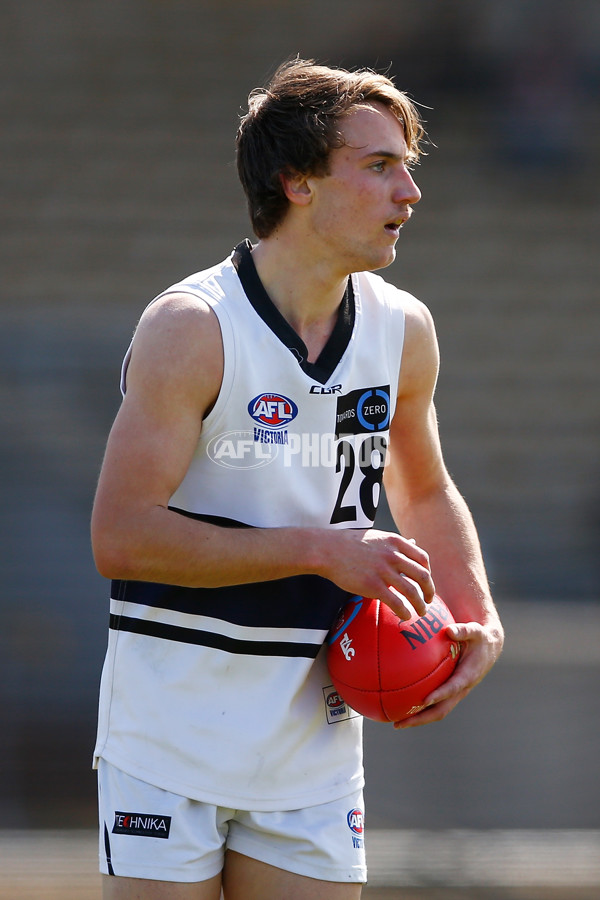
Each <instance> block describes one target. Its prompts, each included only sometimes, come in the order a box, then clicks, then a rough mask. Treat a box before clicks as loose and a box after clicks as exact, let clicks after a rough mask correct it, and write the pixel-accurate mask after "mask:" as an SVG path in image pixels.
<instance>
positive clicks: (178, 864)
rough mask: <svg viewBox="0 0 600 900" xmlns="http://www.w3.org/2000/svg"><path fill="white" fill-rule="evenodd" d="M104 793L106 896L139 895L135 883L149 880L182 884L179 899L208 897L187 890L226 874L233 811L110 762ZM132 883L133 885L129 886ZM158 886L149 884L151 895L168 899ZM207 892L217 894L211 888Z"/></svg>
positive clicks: (104, 767)
mask: <svg viewBox="0 0 600 900" xmlns="http://www.w3.org/2000/svg"><path fill="white" fill-rule="evenodd" d="M98 792H99V816H100V846H99V851H100V871H101V872H102V874H104V875H106V876H108V879H107V881H106V882H105V883H106V885H107V887H106V891H108V892H109V893H107V894H106V896H110V897H115V898H117V897H121V896H123V897H124V898H125V897H127V898H129V897H132V898H133V897H136V896H137V894H136V893H135V890H134V889H135V886H136V885H135V882H136V881H137V882H142V881H143V882H145V883H152V882H156V883H163V884H164V883H174V884H181V887H180V888H177V890H179V891H180V893H177V894H173V896H174V897H179V896H181V897H182V898H183V897H185V898H187V897H195V896H199V897H202V898H204V894H198V890H199V889H196V893H186V892H185V891H186V885H189V884H198V883H204V882H207V881H209V880H211V879H214V878H215V877H216V876H218V875H220V872H221V869H222V868H223V859H224V853H225V841H226V838H227V831H228V817H229V816H230V814H231V812H232V811H230V810H224V809H221V808H220V807H215V806H212V805H211V804H206V803H200V802H199V801H195V800H189V799H187V798H186V797H181V796H179V795H177V794H172V793H170V792H169V791H165V790H162V789H161V788H158V787H156V786H155V785H150V784H146V783H145V782H142V781H140V780H139V779H136V778H133V777H132V776H130V775H127V774H126V773H125V772H121V771H120V770H119V769H116V768H115V767H114V766H111V765H110V764H108V763H106V762H105V761H104V760H100V766H99V770H98ZM121 879H123V887H119V883H120V881H121ZM126 881H127V882H132V884H129V885H128V886H127V887H126V886H125V882H126ZM138 886H139V884H138ZM158 890H159V888H156V889H154V888H152V887H149V888H148V892H149V893H147V896H148V897H154V896H155V895H156V896H157V897H162V896H163V894H161V893H156V891H158ZM173 890H175V888H173ZM120 891H123V892H124V893H122V894H121V893H119V892H120ZM153 891H154V892H153ZM140 896H142V894H140ZM143 896H146V894H144V895H143ZM206 896H207V898H211V897H212V894H211V893H210V891H209V893H207V894H206ZM217 897H218V894H217Z"/></svg>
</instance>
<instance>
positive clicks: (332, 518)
mask: <svg viewBox="0 0 600 900" xmlns="http://www.w3.org/2000/svg"><path fill="white" fill-rule="evenodd" d="M173 291H177V292H180V291H183V292H188V293H192V294H194V295H196V296H198V297H201V298H202V299H203V300H205V301H206V302H207V303H208V304H209V305H210V306H211V308H212V309H213V310H214V312H215V314H216V315H217V317H218V321H219V325H220V329H221V335H222V340H223V347H224V374H223V381H222V386H221V390H220V393H219V396H218V399H217V402H216V404H215V406H214V407H213V409H212V410H211V412H210V413H209V414H208V415H207V416H206V418H205V420H204V422H203V428H202V435H201V439H200V441H199V444H198V447H197V450H196V453H195V455H194V457H193V459H192V462H191V464H190V467H189V469H188V472H187V473H186V475H185V477H184V479H183V481H182V483H181V485H180V486H179V488H178V489H177V491H176V492H175V494H174V495H173V497H172V498H171V502H170V506H171V508H172V509H173V510H176V511H178V512H179V513H181V514H183V515H188V516H192V517H196V518H199V519H203V520H207V521H212V522H216V523H217V524H221V525H224V526H229V527H231V540H232V541H234V540H235V534H236V532H235V529H236V528H238V527H256V526H263V527H269V528H276V527H282V526H290V525H302V526H318V527H322V528H366V527H369V526H370V525H372V523H373V520H374V517H375V512H376V508H377V502H378V499H379V490H380V485H381V479H382V475H383V464H384V460H385V454H386V449H387V442H388V429H389V422H390V417H391V416H392V415H393V412H394V408H395V400H396V395H397V385H398V378H399V371H400V360H401V354H402V346H403V339H404V297H405V296H406V295H404V294H403V292H401V291H399V290H397V289H396V288H394V287H393V286H391V285H389V284H387V283H386V282H384V281H383V279H381V278H380V277H379V276H376V275H373V274H369V273H362V274H358V275H354V276H352V278H351V280H350V282H349V289H348V291H347V292H346V296H345V298H344V302H343V303H342V306H341V308H340V313H339V317H338V321H337V324H336V326H335V328H334V331H333V333H332V335H331V338H330V340H329V341H328V343H327V345H326V346H325V348H324V350H323V352H322V353H321V355H320V357H319V359H318V360H317V362H316V363H308V362H307V361H306V356H307V352H306V348H305V346H304V344H303V342H302V341H301V340H300V339H299V337H298V335H296V333H295V332H294V331H293V330H292V329H291V328H290V326H289V325H288V323H287V322H286V321H285V319H283V317H282V316H281V315H280V313H279V312H278V310H277V309H276V307H275V306H274V305H273V304H272V303H271V301H270V299H269V298H268V296H267V295H266V292H265V291H264V288H263V287H262V284H261V282H260V280H259V279H258V275H257V273H256V269H255V268H254V263H253V261H252V257H251V253H250V245H249V244H248V243H247V242H246V243H245V244H240V245H239V247H238V248H236V251H235V252H234V254H233V256H232V257H231V258H229V259H227V260H226V261H225V262H223V263H221V264H220V265H218V266H215V267H213V268H211V269H208V270H206V271H204V272H201V273H199V274H197V275H193V276H191V277H190V278H189V279H187V280H186V281H184V282H182V283H181V284H178V285H175V286H173V287H172V288H170V289H169V291H167V292H165V293H170V292H173ZM160 296H163V295H160ZM127 361H128V356H127V357H126V360H125V364H124V370H123V381H124V380H125V375H126V369H127ZM124 387H125V385H124V384H123V388H124ZM112 587H113V590H112V599H111V615H110V631H109V647H108V652H107V657H106V661H105V665H104V670H103V675H102V686H101V692H100V715H99V729H98V740H97V745H96V749H95V757H96V758H98V757H103V758H105V759H107V760H108V761H109V762H111V763H112V764H113V765H115V766H117V767H118V768H120V769H123V770H124V771H125V772H128V773H129V774H131V775H134V776H135V777H137V778H140V779H142V780H145V781H148V782H150V783H152V784H155V785H157V786H159V787H162V788H165V789H167V790H170V791H173V792H175V793H178V794H182V795H184V796H186V797H189V798H193V799H198V800H204V801H206V802H210V803H215V804H218V805H221V806H227V807H233V808H236V809H255V810H277V809H296V808H301V807H305V806H310V805H313V804H317V803H323V802H327V801H328V800H332V799H334V798H338V797H343V796H345V795H346V794H348V793H350V792H351V791H354V790H355V789H356V788H357V787H360V785H361V784H362V780H363V769H362V734H361V726H362V721H361V718H360V717H359V716H358V715H357V714H356V713H354V712H353V711H352V710H351V709H350V708H348V707H347V706H345V705H344V703H343V702H342V701H341V699H340V698H339V697H338V695H337V694H336V692H335V690H334V689H333V687H332V685H331V681H330V679H329V675H328V672H327V666H326V659H325V656H326V652H325V650H326V645H325V643H324V642H325V640H326V637H327V634H328V631H329V629H330V627H331V626H332V624H333V623H334V621H335V619H336V616H337V613H338V611H339V609H340V607H341V605H342V604H343V603H344V602H345V600H346V599H348V594H346V593H345V592H344V591H342V590H341V589H340V588H338V587H337V586H336V585H334V584H332V583H331V582H329V581H327V580H326V579H324V578H320V577H318V576H310V575H304V576H298V577H293V578H284V579H281V580H278V581H270V582H264V583H261V584H250V585H240V586H234V587H225V588H215V589H192V588H181V587H177V586H169V585H160V584H149V583H145V582H123V581H119V582H113V586H112Z"/></svg>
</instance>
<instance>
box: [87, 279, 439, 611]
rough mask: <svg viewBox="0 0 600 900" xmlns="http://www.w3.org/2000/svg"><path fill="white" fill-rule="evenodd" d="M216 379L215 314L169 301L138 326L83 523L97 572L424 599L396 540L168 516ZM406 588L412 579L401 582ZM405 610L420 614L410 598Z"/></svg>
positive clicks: (413, 564)
mask: <svg viewBox="0 0 600 900" xmlns="http://www.w3.org/2000/svg"><path fill="white" fill-rule="evenodd" d="M222 371H223V351H222V343H221V336H220V330H219V326H218V322H217V319H216V317H215V315H214V313H213V312H212V311H211V310H210V309H209V308H208V307H207V306H204V305H203V304H202V303H201V302H200V301H198V300H196V298H193V297H191V296H190V295H186V294H181V295H176V294H173V295H170V296H169V297H166V298H163V299H162V300H160V301H157V302H156V303H155V304H153V305H152V306H150V307H149V309H148V310H147V311H146V313H145V314H144V315H143V316H142V320H141V322H140V325H139V327H138V329H137V332H136V336H135V339H134V343H133V351H132V356H131V361H130V364H129V369H128V373H127V393H126V396H125V399H124V401H123V404H122V406H121V409H120V410H119V413H118V415H117V417H116V420H115V423H114V425H113V428H112V430H111V434H110V437H109V440H108V445H107V449H106V454H105V458H104V463H103V466H102V472H101V475H100V479H99V483H98V489H97V493H96V499H95V503H94V510H93V515H92V544H93V549H94V556H95V560H96V565H97V566H98V569H99V571H100V572H101V574H103V575H105V576H106V577H107V578H117V579H133V580H139V581H154V582H159V583H164V584H177V585H181V586H184V587H219V586H221V585H226V584H228V585H231V584H242V583H248V582H253V581H267V580H272V579H276V578H283V577H286V576H289V575H297V574H304V573H309V574H310V573H314V574H319V575H323V576H324V577H326V578H329V579H331V580H332V581H334V582H335V583H336V584H338V585H339V586H340V587H342V588H344V589H345V590H348V591H351V592H353V593H357V594H364V595H366V596H379V595H380V594H381V595H384V596H386V595H389V596H388V602H390V605H394V604H395V605H396V606H397V608H398V612H399V614H401V615H403V616H406V615H407V611H406V608H405V605H404V604H403V602H402V601H401V599H400V598H399V597H398V596H397V595H395V594H393V593H391V591H390V587H389V586H390V585H392V586H395V587H396V588H397V589H399V590H400V591H403V592H404V593H405V594H407V595H408V596H409V597H410V596H411V592H415V587H414V582H417V583H418V584H419V585H420V586H421V588H422V590H423V593H424V594H425V595H426V597H427V598H430V597H431V596H432V593H433V585H432V582H431V577H430V573H429V570H428V561H427V556H426V554H425V553H423V551H421V550H420V549H419V548H417V547H414V545H412V544H411V543H410V542H409V541H407V540H405V539H404V538H402V537H400V536H399V535H394V534H386V533H383V532H378V531H367V532H364V531H354V530H339V531H336V530H329V529H317V528H276V529H262V528H248V529H238V530H236V532H235V540H232V537H231V531H230V530H229V529H224V528H220V527H218V526H215V525H212V524H208V523H204V522H200V521H197V520H194V519H191V518H187V517H184V516H181V515H179V514H178V513H176V512H173V511H171V510H169V508H168V504H169V500H170V498H171V496H172V495H173V493H174V491H175V489H176V488H177V487H178V485H179V484H180V483H181V480H182V479H183V476H184V475H185V473H186V471H187V468H188V466H189V463H190V460H191V458H192V455H193V453H194V451H195V448H196V445H197V442H198V438H199V435H200V431H201V427H202V418H203V416H204V415H205V413H206V412H207V411H208V410H209V409H210V408H211V406H212V404H213V403H214V402H215V399H216V397H217V395H218V392H219V387H220V384H221V379H222ZM407 577H409V578H410V579H411V580H410V581H408V580H407ZM414 601H415V604H416V605H418V606H420V608H421V609H422V610H423V611H424V606H423V604H422V602H421V601H420V599H419V597H418V594H416V593H415V594H414Z"/></svg>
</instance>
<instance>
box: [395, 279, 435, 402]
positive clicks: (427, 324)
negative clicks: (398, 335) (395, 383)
mask: <svg viewBox="0 0 600 900" xmlns="http://www.w3.org/2000/svg"><path fill="white" fill-rule="evenodd" d="M403 305H404V314H405V323H406V324H405V338H404V349H403V353H402V366H401V369H400V383H399V393H400V394H407V393H412V392H414V391H419V390H424V391H427V392H431V393H433V389H434V387H435V383H436V381H437V376H438V370H439V363H440V359H439V348H438V341H437V335H436V331H435V324H434V321H433V316H432V315H431V312H430V311H429V309H428V308H427V306H425V304H424V303H422V302H421V301H420V300H417V298H416V297H413V296H412V294H404V296H403Z"/></svg>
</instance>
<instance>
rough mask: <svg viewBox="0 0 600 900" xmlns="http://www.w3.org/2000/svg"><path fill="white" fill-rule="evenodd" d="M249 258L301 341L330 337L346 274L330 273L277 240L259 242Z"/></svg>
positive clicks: (344, 286)
mask: <svg viewBox="0 0 600 900" xmlns="http://www.w3.org/2000/svg"><path fill="white" fill-rule="evenodd" d="M252 258H253V260H254V264H255V266H256V270H257V272H258V275H259V278H260V280H261V282H262V283H263V285H264V288H265V290H266V291H267V293H268V295H269V297H270V298H271V300H272V301H273V303H274V304H275V306H276V307H277V309H278V310H279V312H280V313H281V314H282V316H284V318H285V319H286V320H287V321H288V322H289V323H290V325H291V326H292V328H293V329H294V330H295V331H296V332H297V334H299V335H300V337H302V338H303V340H304V338H305V334H306V333H307V332H308V333H310V332H313V331H317V332H319V331H320V332H323V330H325V331H326V330H327V329H329V333H331V329H332V328H333V325H334V324H335V320H336V317H337V313H338V310H339V306H340V303H341V301H342V298H343V296H344V292H345V290H346V287H347V284H348V275H347V274H346V273H344V274H343V273H334V272H331V271H329V269H328V268H327V267H326V266H324V265H320V264H319V260H318V259H315V257H314V256H313V255H312V254H311V255H310V258H309V254H307V253H303V252H302V251H301V250H299V249H298V243H292V244H291V245H288V243H287V242H286V241H285V240H284V239H282V238H281V237H278V236H274V237H270V238H266V239H263V240H261V241H260V242H259V243H258V244H257V245H256V247H255V248H254V250H253V251H252ZM305 342H306V341H305Z"/></svg>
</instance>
